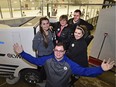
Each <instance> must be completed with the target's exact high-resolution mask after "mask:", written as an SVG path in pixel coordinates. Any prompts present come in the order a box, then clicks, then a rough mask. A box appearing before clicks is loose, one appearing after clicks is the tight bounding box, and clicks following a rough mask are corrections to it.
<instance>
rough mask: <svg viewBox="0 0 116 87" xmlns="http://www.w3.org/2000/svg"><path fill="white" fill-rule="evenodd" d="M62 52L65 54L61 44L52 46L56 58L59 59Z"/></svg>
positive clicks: (61, 56) (62, 54)
mask: <svg viewBox="0 0 116 87" xmlns="http://www.w3.org/2000/svg"><path fill="white" fill-rule="evenodd" d="M64 54H65V50H64V48H63V46H56V47H55V48H54V55H55V57H56V59H59V60H60V59H62V58H63V56H64Z"/></svg>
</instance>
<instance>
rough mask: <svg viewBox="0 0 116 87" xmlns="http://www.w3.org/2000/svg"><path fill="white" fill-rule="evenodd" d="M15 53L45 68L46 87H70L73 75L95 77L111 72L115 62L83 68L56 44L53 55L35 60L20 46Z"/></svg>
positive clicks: (60, 44) (15, 45)
mask: <svg viewBox="0 0 116 87" xmlns="http://www.w3.org/2000/svg"><path fill="white" fill-rule="evenodd" d="M14 51H15V52H16V53H17V54H19V55H21V56H22V57H23V58H24V59H26V60H27V61H29V62H31V63H33V64H35V65H37V66H39V65H43V66H44V68H45V71H46V74H47V80H46V86H45V87H69V84H68V82H69V78H70V76H71V74H75V75H81V76H90V77H95V76H98V75H100V74H102V73H103V72H104V71H108V70H110V69H111V68H112V67H113V65H114V61H112V62H110V60H108V61H107V62H105V60H104V61H103V62H102V64H101V66H99V67H93V68H82V67H80V66H79V65H78V64H76V63H75V62H73V61H71V60H70V59H69V58H68V57H67V56H66V55H65V50H64V46H63V44H62V43H57V44H56V46H55V48H54V53H53V54H52V55H49V56H44V57H41V58H35V57H33V56H31V55H30V54H27V53H26V52H24V50H23V47H22V46H19V45H18V44H14Z"/></svg>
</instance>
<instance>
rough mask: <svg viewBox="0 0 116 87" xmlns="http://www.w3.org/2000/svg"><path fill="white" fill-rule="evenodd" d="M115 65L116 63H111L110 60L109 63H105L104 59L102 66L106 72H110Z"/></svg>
mask: <svg viewBox="0 0 116 87" xmlns="http://www.w3.org/2000/svg"><path fill="white" fill-rule="evenodd" d="M114 64H115V63H114V61H110V58H109V59H108V61H105V59H104V60H103V62H102V64H101V67H102V69H103V70H104V71H108V70H110V69H112V67H113V66H114Z"/></svg>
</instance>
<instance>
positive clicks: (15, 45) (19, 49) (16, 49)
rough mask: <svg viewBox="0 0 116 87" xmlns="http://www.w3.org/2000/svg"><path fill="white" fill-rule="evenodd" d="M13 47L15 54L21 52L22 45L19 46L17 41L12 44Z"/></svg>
mask: <svg viewBox="0 0 116 87" xmlns="http://www.w3.org/2000/svg"><path fill="white" fill-rule="evenodd" d="M13 49H14V51H15V52H16V53H17V54H20V53H21V52H23V47H22V45H21V46H19V44H18V43H16V44H14V45H13Z"/></svg>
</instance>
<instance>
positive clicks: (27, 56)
mask: <svg viewBox="0 0 116 87" xmlns="http://www.w3.org/2000/svg"><path fill="white" fill-rule="evenodd" d="M13 48H14V51H15V52H16V54H18V55H21V57H22V58H24V59H25V60H27V61H29V62H30V63H32V64H35V65H37V66H39V65H44V64H45V62H46V60H47V59H49V58H51V56H44V57H40V58H36V57H33V56H31V55H30V54H28V53H26V52H24V50H23V47H22V46H19V44H18V43H16V44H14V46H13Z"/></svg>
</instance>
